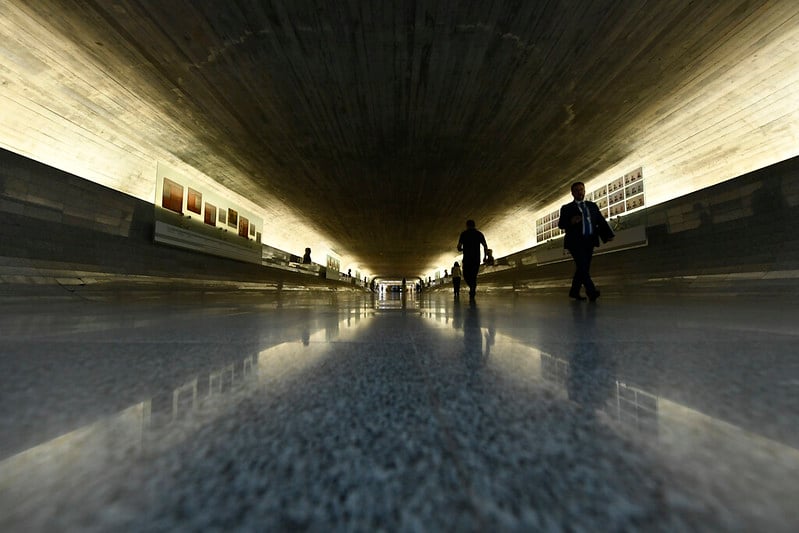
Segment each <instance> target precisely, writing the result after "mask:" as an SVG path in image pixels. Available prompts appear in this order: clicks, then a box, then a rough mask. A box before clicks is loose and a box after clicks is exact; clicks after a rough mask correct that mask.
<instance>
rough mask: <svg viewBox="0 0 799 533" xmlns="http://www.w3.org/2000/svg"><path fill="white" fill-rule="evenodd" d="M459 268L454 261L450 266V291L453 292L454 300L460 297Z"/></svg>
mask: <svg viewBox="0 0 799 533" xmlns="http://www.w3.org/2000/svg"><path fill="white" fill-rule="evenodd" d="M461 275H462V274H461V266H460V265H459V264H458V262H457V261H455V264H454V265H452V289H453V290H454V291H455V298H459V297H460V295H461Z"/></svg>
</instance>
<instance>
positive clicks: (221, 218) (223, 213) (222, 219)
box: [219, 209, 227, 224]
mask: <svg viewBox="0 0 799 533" xmlns="http://www.w3.org/2000/svg"><path fill="white" fill-rule="evenodd" d="M219 222H220V223H222V224H226V223H227V211H225V210H224V209H220V210H219Z"/></svg>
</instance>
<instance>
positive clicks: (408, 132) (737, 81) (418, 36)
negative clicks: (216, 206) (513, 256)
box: [0, 0, 799, 277]
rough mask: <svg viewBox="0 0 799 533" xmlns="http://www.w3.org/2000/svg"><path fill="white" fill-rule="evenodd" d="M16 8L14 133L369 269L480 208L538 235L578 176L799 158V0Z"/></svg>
mask: <svg viewBox="0 0 799 533" xmlns="http://www.w3.org/2000/svg"><path fill="white" fill-rule="evenodd" d="M0 9H2V17H0V40H1V41H2V43H3V44H2V52H3V53H2V54H1V55H0V77H2V89H0V98H2V106H3V120H2V121H0V146H2V147H5V148H8V149H10V150H12V151H15V152H17V153H20V154H23V155H26V156H28V157H32V158H34V159H37V160H39V161H42V162H44V163H47V164H50V165H52V166H55V167H57V168H60V169H62V170H65V171H68V172H70V173H72V174H75V175H78V176H81V177H84V178H87V179H90V180H92V181H96V182H98V183H101V184H103V185H106V186H109V187H113V188H115V189H118V190H120V191H123V192H125V193H127V194H130V195H133V196H135V197H137V198H139V199H143V200H146V201H153V199H154V192H153V191H154V190H155V178H154V176H155V167H156V164H157V163H158V162H163V163H167V164H169V165H173V166H175V167H177V168H179V169H181V171H185V172H186V173H193V174H195V176H194V177H195V178H196V179H203V180H206V181H207V183H208V184H209V186H218V187H221V188H224V189H229V190H231V191H233V192H234V193H236V194H239V195H241V197H242V198H244V199H246V201H247V202H248V204H247V206H246V207H247V208H248V209H249V208H251V209H252V210H254V211H257V213H258V215H259V216H261V217H262V218H263V219H264V220H265V221H266V222H265V223H266V224H267V227H265V228H264V235H267V234H268V235H270V236H271V238H270V239H265V240H264V242H265V243H266V244H269V245H272V246H275V247H277V248H279V249H283V250H286V251H288V252H290V253H294V254H299V255H301V253H302V250H303V249H304V247H305V246H307V245H308V243H310V242H314V243H315V242H323V243H325V246H326V247H327V248H328V249H331V250H333V249H335V250H336V251H337V253H338V254H339V255H340V256H341V258H342V267H346V266H347V265H349V264H353V265H356V266H358V267H359V268H360V270H361V271H362V272H368V273H370V274H372V275H398V276H399V275H405V276H408V277H411V276H416V275H420V276H423V275H426V274H427V273H428V272H430V271H432V270H433V269H435V268H443V267H445V266H447V265H448V264H451V260H449V262H446V261H447V260H448V258H451V256H452V255H453V253H454V251H453V250H452V248H453V246H452V241H453V235H455V236H457V232H458V231H460V229H461V228H462V227H463V222H464V220H465V219H466V218H474V219H476V220H477V221H478V226H479V227H480V228H481V229H484V230H486V232H487V233H491V234H494V235H497V236H499V235H501V238H500V237H497V238H495V239H494V241H493V242H492V243H491V244H492V245H493V248H494V252H495V254H497V255H507V254H509V253H514V252H517V251H519V250H522V249H524V248H527V247H529V246H530V245H531V244H532V242H531V238H532V239H533V240H534V235H535V220H536V217H537V216H539V215H540V214H541V213H542V212H544V211H545V210H547V209H549V208H551V207H552V206H553V205H556V204H557V203H558V202H560V201H561V200H562V199H563V198H564V197H567V196H568V184H569V182H571V181H572V180H574V179H582V180H583V181H586V182H587V184H588V185H589V188H590V185H591V182H592V181H593V182H596V183H600V182H602V181H603V180H606V179H607V178H609V177H611V176H617V175H623V174H625V173H626V172H629V171H631V170H633V169H636V168H639V167H642V168H643V169H644V175H645V180H646V188H647V203H648V204H650V205H651V204H657V203H660V202H663V201H667V200H670V199H672V198H675V197H678V196H680V195H683V194H687V193H690V192H692V191H694V190H697V189H700V188H702V187H706V186H710V185H713V184H716V183H719V182H722V181H725V180H727V179H730V178H733V177H735V176H739V175H741V174H744V173H747V172H750V171H753V170H756V169H758V168H762V167H765V166H767V165H770V164H774V163H777V162H779V161H782V160H784V159H788V158H790V157H792V156H796V155H797V153H799V148H797V146H799V143H797V142H796V138H797V135H798V134H799V126H797V124H799V106H797V105H796V102H797V101H799V83H796V81H797V80H796V77H797V72H799V3H797V2H795V1H793V0H776V1H768V0H756V1H749V0H747V1H744V0H730V1H725V2H718V1H717V0H701V1H688V0H671V1H664V2H639V1H621V2H620V1H616V0H613V1H611V0H596V1H595V0H592V1H590V2H589V1H576V0H563V1H548V2H545V1H542V2H518V1H494V2H485V1H482V0H480V1H477V0H470V1H465V2H453V1H444V0H441V1H433V0H424V1H423V0H419V1H407V2H406V1H398V2H365V1H357V0H348V1H342V2H320V1H312V0H291V1H275V2H268V3H266V2H249V1H231V2H224V3H220V2H193V1H189V0H175V1H170V2H161V1H149V0H119V1H115V2H98V1H95V0H41V1H37V2H27V1H23V0H9V1H8V2H4V3H3V5H2V6H1V7H0Z"/></svg>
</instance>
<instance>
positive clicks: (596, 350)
mask: <svg viewBox="0 0 799 533" xmlns="http://www.w3.org/2000/svg"><path fill="white" fill-rule="evenodd" d="M583 311H585V313H584V314H583ZM595 313H596V307H595V306H590V307H588V308H585V307H582V306H575V307H574V311H573V316H572V318H573V319H574V326H575V330H576V331H577V332H578V339H577V343H576V344H575V346H574V348H573V351H572V354H571V356H570V358H569V366H570V372H569V373H568V377H567V379H566V390H567V393H568V395H569V399H570V400H572V401H574V402H576V403H578V404H579V405H580V407H581V408H582V409H583V414H584V415H587V416H590V417H593V416H594V415H595V414H596V411H597V410H603V409H604V408H605V404H606V402H607V401H608V399H609V398H611V397H612V396H613V394H614V386H615V379H616V378H615V369H614V365H613V361H612V358H610V357H607V356H606V355H605V353H604V351H603V350H602V345H601V343H600V342H597V340H596V332H597V328H596V316H595Z"/></svg>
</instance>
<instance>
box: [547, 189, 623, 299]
mask: <svg viewBox="0 0 799 533" xmlns="http://www.w3.org/2000/svg"><path fill="white" fill-rule="evenodd" d="M571 191H572V196H573V197H574V201H573V202H569V203H568V204H565V205H563V206H562V207H561V208H560V219H559V220H558V227H559V228H561V229H564V230H566V237H565V238H564V239H563V247H564V248H566V249H567V250H568V251H569V253H570V254H571V255H572V258H573V259H574V264H575V267H576V268H575V271H574V277H573V278H572V285H571V289H570V290H569V297H571V298H574V299H575V300H585V297H584V296H580V288H581V287H582V286H585V292H586V295H587V296H588V298H589V299H590V300H591V301H592V302H593V301H594V300H596V299H597V298H599V290H597V288H596V286H594V282H593V281H592V280H591V274H590V268H591V257H592V256H593V254H594V248H595V247H596V246H599V239H600V238H601V239H602V241H603V242H608V241H612V240H613V237H614V234H613V230H612V229H610V226H609V225H608V223H607V221H606V220H605V217H603V216H602V213H600V212H599V207H597V205H596V204H595V203H594V202H590V201H585V200H584V199H585V185H584V184H583V183H582V182H579V181H577V182H575V183H573V184H572V187H571Z"/></svg>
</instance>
